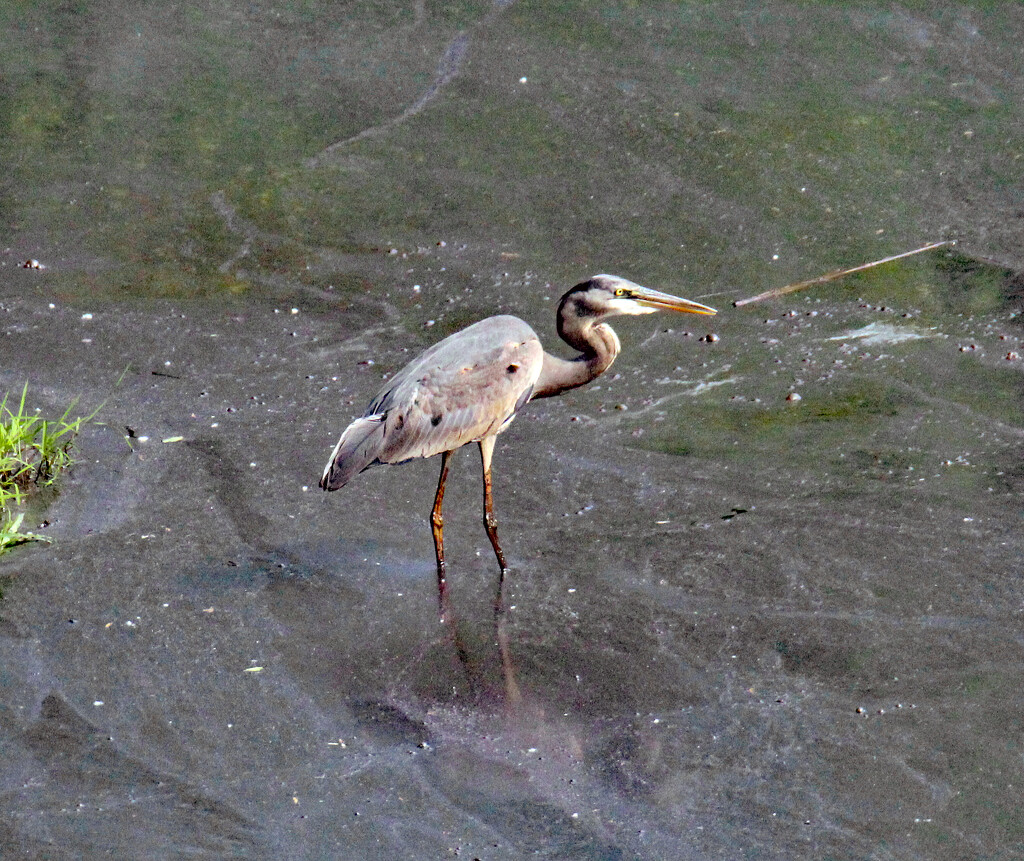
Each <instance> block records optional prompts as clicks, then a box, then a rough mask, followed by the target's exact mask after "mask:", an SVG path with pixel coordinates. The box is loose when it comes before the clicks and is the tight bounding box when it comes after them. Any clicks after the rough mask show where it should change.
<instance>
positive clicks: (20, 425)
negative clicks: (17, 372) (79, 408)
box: [0, 383, 92, 553]
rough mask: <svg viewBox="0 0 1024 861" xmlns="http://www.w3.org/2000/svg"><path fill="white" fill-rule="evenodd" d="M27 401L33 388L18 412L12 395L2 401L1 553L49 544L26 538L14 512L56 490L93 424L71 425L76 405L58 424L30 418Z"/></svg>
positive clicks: (24, 393) (21, 517)
mask: <svg viewBox="0 0 1024 861" xmlns="http://www.w3.org/2000/svg"><path fill="white" fill-rule="evenodd" d="M27 396H28V383H26V384H25V386H24V388H23V389H22V390H21V400H20V401H18V404H17V407H13V406H11V405H9V399H10V395H9V394H5V395H4V398H3V400H2V401H0V553H3V552H4V551H5V550H8V549H10V548H11V547H15V546H17V545H18V544H24V543H26V542H28V541H48V540H49V539H47V538H44V537H43V536H41V535H36V534H35V533H32V532H23V531H22V529H21V525H22V522H23V521H24V519H25V514H24V512H17V513H16V512H15V511H14V510H13V509H14V507H15V506H18V505H20V504H21V502H22V499H23V497H24V495H25V494H26V493H28V492H30V491H31V490H33V489H35V488H41V487H48V486H50V485H51V484H53V482H54V481H56V479H57V475H58V474H59V473H60V471H61V470H63V469H65V468H66V467H67V466H69V465H70V464H71V462H72V459H71V454H70V448H71V443H72V441H73V440H74V438H75V435H76V434H77V433H78V431H79V430H80V429H81V427H82V423H83V422H85V421H88V419H89V418H92V416H89V417H88V418H76V419H70V418H69V416H70V415H71V410H72V408H73V407H74V404H73V403H72V404H71V406H69V407H68V408H67V410H65V411H64V415H62V416H61V417H60V418H59V419H57V420H55V421H54V420H47V419H43V418H40V417H39V416H36V415H28V414H27V413H26V412H25V399H26V398H27Z"/></svg>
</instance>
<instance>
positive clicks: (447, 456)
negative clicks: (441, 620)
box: [430, 451, 455, 616]
mask: <svg viewBox="0 0 1024 861" xmlns="http://www.w3.org/2000/svg"><path fill="white" fill-rule="evenodd" d="M454 453H455V452H454V451H446V452H443V453H442V454H441V476H440V478H438V480H437V493H436V494H434V509H433V511H431V512H430V529H431V531H432V532H433V533H434V558H435V559H436V560H437V598H438V601H440V603H441V615H442V616H443V615H444V602H445V586H446V585H447V582H446V581H445V568H444V517H443V516H442V515H441V503H442V502H443V501H444V483H445V481H446V480H447V479H448V462H449V461H450V460H451V456H452V455H453V454H454Z"/></svg>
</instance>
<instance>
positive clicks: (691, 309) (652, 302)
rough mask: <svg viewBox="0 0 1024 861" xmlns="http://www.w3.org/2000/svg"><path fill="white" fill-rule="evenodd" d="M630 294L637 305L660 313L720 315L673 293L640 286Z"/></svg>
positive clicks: (705, 306) (712, 309)
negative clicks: (676, 312) (679, 312)
mask: <svg viewBox="0 0 1024 861" xmlns="http://www.w3.org/2000/svg"><path fill="white" fill-rule="evenodd" d="M630 294H631V295H630V298H631V299H633V300H634V301H635V302H637V304H639V305H643V306H645V307H647V308H657V309H658V310H659V311H682V312H684V313H686V314H707V315H709V316H711V315H714V314H717V313H718V311H716V310H715V309H714V308H709V307H708V306H707V305H701V304H700V302H693V301H692V300H690V299H683V298H681V297H680V296H673V295H672V294H671V293H661V292H659V291H658V290H649V289H648V288H647V287H640V286H639V285H638V286H637V287H634V288H632V289H630Z"/></svg>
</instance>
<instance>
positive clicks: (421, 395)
mask: <svg viewBox="0 0 1024 861" xmlns="http://www.w3.org/2000/svg"><path fill="white" fill-rule="evenodd" d="M656 311H680V312H685V313H690V314H706V315H713V314H716V313H717V311H716V310H715V309H714V308H709V307H708V306H707V305H702V304H700V303H699V302H693V301H691V300H689V299H682V298H680V297H678V296H672V295H670V294H668V293H662V292H659V291H658V290H651V289H648V288H646V287H641V286H640V285H639V284H635V283H633V282H632V281H629V280H627V279H625V278H621V277H619V276H617V275H595V276H594V277H592V278H590V279H588V280H586V281H583V282H581V283H579V284H577V285H576V286H575V287H573V288H572V289H571V290H569V291H568V292H567V293H566V294H565V295H564V296H562V298H561V300H560V301H559V303H558V311H557V320H556V322H557V329H558V335H559V337H560V338H561V339H562V340H563V341H565V342H566V343H567V344H568V345H569V346H570V347H572V348H573V349H574V350H577V351H578V353H579V355H577V356H576V357H574V358H572V359H562V358H559V357H557V356H554V355H552V354H551V353H547V352H545V351H544V349H543V348H542V347H541V344H540V339H539V338H538V337H537V335H536V333H535V332H534V331H533V329H531V328H530V326H529V325H528V324H527V323H525V322H524V321H523V320H520V319H519V318H518V317H512V316H508V315H504V314H503V315H500V316H496V317H488V318H486V319H485V320H481V321H480V322H478V323H474V324H473V325H471V326H468V327H466V328H465V329H462V330H460V331H458V332H455V333H454V334H452V335H449V336H448V337H447V338H445V339H444V340H442V341H439V342H438V343H436V344H434V345H433V346H432V347H430V348H429V349H427V350H426V351H425V352H424V353H422V354H421V355H420V356H419V357H418V358H416V359H413V360H412V361H411V362H410V363H409V364H408V365H406V366H405V367H404V368H403V369H402V370H400V371H399V372H398V373H396V374H395V375H394V376H392V377H391V378H390V379H389V380H388V381H387V384H386V385H385V386H384V387H383V388H382V389H381V390H380V391H379V392H378V393H377V396H376V397H374V399H373V400H372V401H370V405H369V406H368V407H367V409H366V412H365V413H364V414H363V415H362V416H361V417H360V418H357V419H355V420H354V421H353V422H352V423H351V424H350V425H349V426H348V427H347V428H346V429H345V431H344V433H342V435H341V439H339V440H338V444H337V445H336V446H335V447H334V451H333V452H331V458H330V460H329V461H328V462H327V466H326V468H325V469H324V473H323V476H322V477H321V479H320V487H321V488H323V489H324V490H328V491H330V490H338V489H339V488H341V487H344V486H345V485H346V484H347V483H348V482H349V481H350V480H351V479H352V478H353V477H354V476H356V475H357V474H358V473H360V472H362V471H363V470H366V469H369V468H370V467H372V466H376V465H379V464H397V463H405V462H406V461H409V460H412V459H414V458H421V457H431V456H433V455H435V454H440V455H441V475H440V477H439V478H438V482H437V491H436V493H435V494H434V507H433V508H432V509H431V512H430V527H431V531H432V533H433V538H434V557H435V561H436V563H437V587H438V598H439V601H440V603H441V610H442V614H443V613H444V608H445V588H446V583H447V579H446V567H445V559H444V517H443V516H442V513H441V507H442V503H443V500H444V487H445V482H446V481H447V478H448V468H449V466H450V465H451V459H452V455H454V453H455V452H456V451H457V450H458V449H460V448H461V447H462V446H464V445H467V444H468V443H473V442H475V443H476V444H477V445H478V446H479V447H480V460H481V465H482V468H483V497H484V499H483V502H484V514H483V523H484V529H485V530H486V532H487V538H488V539H489V541H490V543H491V547H492V548H493V550H494V555H495V557H496V558H497V560H498V566H499V568H500V569H501V574H500V577H499V580H498V596H497V599H496V601H495V611H496V612H499V611H500V607H501V594H502V587H503V584H504V581H505V576H506V574H507V573H508V565H507V563H506V561H505V554H504V553H503V552H502V549H501V544H500V543H499V541H498V523H497V519H496V518H495V516H494V504H493V500H492V496H491V458H492V455H493V454H494V443H495V440H496V439H497V438H498V434H500V433H501V432H502V431H504V430H505V429H506V428H507V427H508V426H509V424H510V423H511V422H512V420H513V419H514V418H515V417H516V415H517V414H518V413H519V411H520V410H521V409H522V408H523V407H525V406H526V404H527V403H529V402H530V401H535V400H538V399H540V398H550V397H553V396H554V395H560V394H562V393H563V392H567V391H569V390H570V389H575V388H578V387H579V386H582V385H585V384H586V383H589V382H590V381H591V380H593V379H594V378H596V377H598V376H600V375H601V374H603V373H604V372H605V371H607V370H608V368H609V367H611V364H612V362H614V361H615V357H616V356H618V355H619V352H620V351H621V349H622V345H621V343H620V342H619V338H618V336H617V335H616V334H615V331H614V330H613V329H612V328H611V326H609V325H608V323H607V322H606V321H607V320H609V319H610V318H612V317H618V316H623V315H633V314H651V313H654V312H656Z"/></svg>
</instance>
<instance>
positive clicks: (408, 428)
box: [320, 316, 544, 490]
mask: <svg viewBox="0 0 1024 861" xmlns="http://www.w3.org/2000/svg"><path fill="white" fill-rule="evenodd" d="M543 355H544V351H543V349H542V348H541V345H540V340H539V339H538V338H537V335H536V334H535V333H534V331H533V330H532V329H531V328H530V327H529V326H528V325H527V324H526V323H524V322H523V321H522V320H519V319H518V318H516V317H509V316H500V317H488V318H487V319H486V320H481V321H480V322H479V323H475V324H473V325H472V326H469V327H468V328H466V329H463V330H462V331H460V332H456V333H455V334H454V335H450V336H449V337H447V338H445V339H444V340H443V341H439V342H438V343H437V344H435V345H434V346H433V347H431V348H430V349H428V350H427V351H426V352H424V353H423V354H422V355H420V356H419V357H417V358H416V359H413V361H412V362H410V363H409V364H408V365H406V366H405V367H404V368H403V369H402V370H401V371H399V372H398V373H397V374H395V376H394V377H393V378H392V379H391V380H390V381H389V382H388V385H387V386H385V388H383V389H382V390H381V391H380V392H379V393H378V394H377V396H376V397H375V398H374V399H373V400H372V401H371V402H370V406H369V408H368V409H367V411H366V413H365V415H364V416H363V417H362V418H359V419H356V420H355V421H354V422H353V423H352V424H351V425H350V426H349V427H348V429H347V430H346V431H345V433H343V434H342V437H341V439H340V440H339V441H338V445H337V446H336V447H335V449H334V452H333V454H332V455H331V460H330V462H329V463H328V464H327V468H326V469H325V470H324V476H323V478H322V479H321V482H320V484H321V486H322V487H325V488H326V489H329V490H334V489H336V488H338V487H341V486H342V485H343V484H344V483H345V482H347V481H348V480H349V479H350V478H351V477H352V476H354V475H355V474H356V473H358V472H361V471H362V470H363V469H366V468H367V467H368V466H371V465H372V464H374V463H400V462H401V461H404V460H409V459H410V458H415V457H430V456H431V455H434V454H439V453H440V452H443V451H452V450H454V449H456V448H459V447H460V446H463V445H465V444H466V443H468V442H473V441H476V440H480V439H483V438H484V437H486V436H492V435H494V434H497V433H500V432H501V431H502V430H503V429H504V428H505V427H506V426H507V425H508V423H509V422H510V421H511V420H512V419H513V417H514V416H515V414H516V412H517V411H518V410H519V409H520V408H521V407H522V406H523V405H524V404H525V403H526V402H527V401H529V399H530V395H531V394H532V393H533V386H534V384H535V383H536V382H537V377H538V375H539V374H540V369H541V364H542V363H543Z"/></svg>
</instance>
